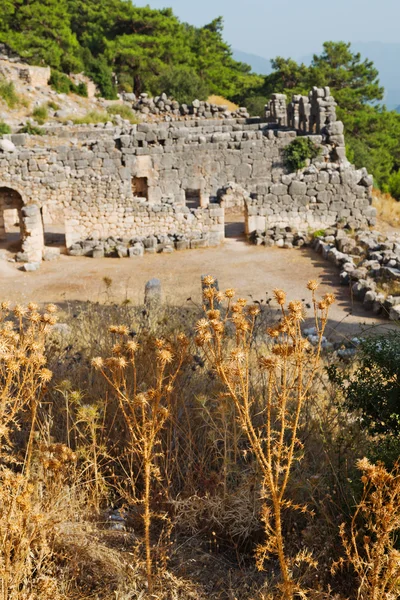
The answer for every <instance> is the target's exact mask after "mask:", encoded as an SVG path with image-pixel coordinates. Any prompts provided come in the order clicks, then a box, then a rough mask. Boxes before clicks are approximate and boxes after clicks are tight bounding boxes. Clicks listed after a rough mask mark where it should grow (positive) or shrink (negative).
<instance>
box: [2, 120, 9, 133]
mask: <svg viewBox="0 0 400 600" xmlns="http://www.w3.org/2000/svg"><path fill="white" fill-rule="evenodd" d="M7 133H11V127H10V126H9V125H7V123H4V121H0V135H5V134H7Z"/></svg>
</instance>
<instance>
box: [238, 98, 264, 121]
mask: <svg viewBox="0 0 400 600" xmlns="http://www.w3.org/2000/svg"><path fill="white" fill-rule="evenodd" d="M265 105H266V98H265V96H250V97H249V98H245V99H244V101H243V106H245V107H246V108H247V110H248V112H249V114H250V115H251V116H252V117H264V115H265Z"/></svg>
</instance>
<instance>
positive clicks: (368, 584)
mask: <svg viewBox="0 0 400 600" xmlns="http://www.w3.org/2000/svg"><path fill="white" fill-rule="evenodd" d="M357 467H358V468H359V469H360V471H361V472H362V477H361V481H362V483H363V492H362V496H361V500H360V502H359V503H358V505H357V507H356V510H355V512H354V514H353V517H352V519H351V523H350V525H349V527H347V526H346V524H345V523H342V524H341V526H340V529H339V531H340V537H341V539H342V543H343V547H344V550H345V555H346V558H342V559H340V560H339V561H338V562H336V563H335V564H334V565H333V567H332V572H333V573H335V572H336V571H337V570H338V568H340V567H343V566H344V564H346V563H347V564H348V565H351V566H352V567H353V569H354V571H355V573H356V574H357V578H358V582H359V587H358V595H357V598H359V599H360V600H396V599H397V598H399V595H400V551H399V550H398V549H397V548H396V536H397V534H398V532H399V530H400V463H396V464H395V466H394V468H393V470H392V471H391V472H389V471H387V470H386V469H385V467H384V465H383V464H382V463H378V464H371V463H370V462H369V461H368V459H367V458H363V459H361V460H359V461H358V462H357Z"/></svg>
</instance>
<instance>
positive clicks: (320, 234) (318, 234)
mask: <svg viewBox="0 0 400 600" xmlns="http://www.w3.org/2000/svg"><path fill="white" fill-rule="evenodd" d="M324 235H325V229H318V230H317V231H314V233H313V234H312V236H313V238H317V237H324Z"/></svg>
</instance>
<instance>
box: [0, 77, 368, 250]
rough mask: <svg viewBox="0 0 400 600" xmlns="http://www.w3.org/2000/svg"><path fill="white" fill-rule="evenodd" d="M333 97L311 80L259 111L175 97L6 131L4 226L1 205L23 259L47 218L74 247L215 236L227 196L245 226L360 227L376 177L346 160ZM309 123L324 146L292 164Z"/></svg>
mask: <svg viewBox="0 0 400 600" xmlns="http://www.w3.org/2000/svg"><path fill="white" fill-rule="evenodd" d="M161 101H163V100H161ZM335 106H336V105H335V102H334V100H333V98H332V96H331V95H330V91H329V88H324V89H317V88H314V89H313V90H312V92H311V93H310V95H309V96H308V97H303V96H294V97H293V101H292V102H291V103H290V104H289V105H286V101H285V98H284V97H283V96H282V95H279V94H276V95H274V96H273V97H272V99H271V102H270V103H269V105H268V106H267V110H266V115H265V116H263V117H257V118H255V117H254V118H250V117H248V115H245V114H244V112H243V113H240V114H235V115H232V114H230V115H228V114H224V116H223V118H221V116H220V115H219V116H218V118H216V115H213V113H212V111H211V110H210V111H208V110H205V109H206V108H207V106H206V105H205V103H198V102H194V103H193V105H192V107H193V113H192V114H181V109H180V108H179V118H177V119H176V120H169V121H166V120H165V119H164V117H163V118H162V119H160V120H158V121H157V120H156V121H155V122H147V123H140V124H138V125H130V124H129V123H128V122H126V121H122V119H121V121H120V123H119V125H118V126H114V125H112V124H111V123H108V124H105V125H104V124H99V125H79V126H65V125H64V126H62V125H59V124H57V125H54V126H49V127H46V131H47V133H46V135H43V136H31V135H27V134H10V135H6V136H3V139H1V140H0V237H1V236H4V234H5V230H6V227H7V219H5V216H6V215H7V211H9V210H13V211H16V212H14V214H15V215H16V216H17V220H18V222H19V225H20V230H21V240H22V250H21V252H20V253H19V255H18V256H17V259H18V260H21V261H27V262H32V261H40V260H41V259H42V258H43V256H47V257H48V256H49V249H48V248H46V246H45V242H44V232H45V231H46V228H48V227H49V226H51V225H54V224H61V225H62V227H63V228H64V230H65V242H66V247H67V249H68V251H69V252H70V253H71V254H75V255H77V254H80V255H94V256H97V257H101V256H105V255H113V256H116V255H117V256H132V257H134V256H140V255H142V254H144V253H154V252H161V251H163V252H172V251H173V250H175V249H184V248H202V247H206V246H212V245H217V244H220V243H221V242H223V240H224V238H225V235H226V227H227V221H228V215H229V211H230V210H231V209H232V207H233V208H234V210H235V211H236V212H238V213H239V214H240V218H241V219H242V221H243V223H244V225H243V227H244V229H245V233H246V234H247V236H249V237H251V236H254V234H255V232H258V233H259V234H260V235H264V236H265V235H269V234H268V232H270V231H272V230H273V229H274V228H276V227H278V228H283V229H285V228H288V227H290V228H295V229H296V231H298V232H299V233H306V232H310V231H315V230H320V229H324V228H326V227H330V226H333V225H335V224H337V223H340V224H342V225H343V226H344V225H347V226H349V227H351V228H353V229H359V228H367V227H368V226H370V225H373V224H374V222H375V210H374V209H373V208H372V207H371V190H372V178H371V177H370V176H369V175H368V173H367V172H366V170H365V169H355V168H354V167H353V166H352V165H350V164H349V162H348V161H347V159H346V154H345V145H344V137H343V125H342V123H340V122H338V121H337V120H336V113H335ZM194 109H196V111H197V112H194ZM173 110H178V109H173ZM189 112H191V111H189ZM219 112H220V111H218V113H219ZM221 114H222V113H221ZM176 116H177V117H178V115H176ZM213 116H214V117H215V118H213ZM305 135H307V136H310V137H311V138H312V140H313V141H314V143H315V144H316V145H317V146H318V147H319V149H320V155H319V156H318V157H317V158H316V159H314V160H313V161H312V163H311V164H308V165H307V166H306V168H304V169H302V170H300V171H298V172H296V173H290V172H288V170H287V169H286V167H285V163H284V157H283V151H284V149H285V147H286V146H287V145H288V144H290V143H291V142H292V141H293V140H294V139H295V138H296V137H297V136H305ZM50 255H51V253H50ZM52 256H53V255H52Z"/></svg>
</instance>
